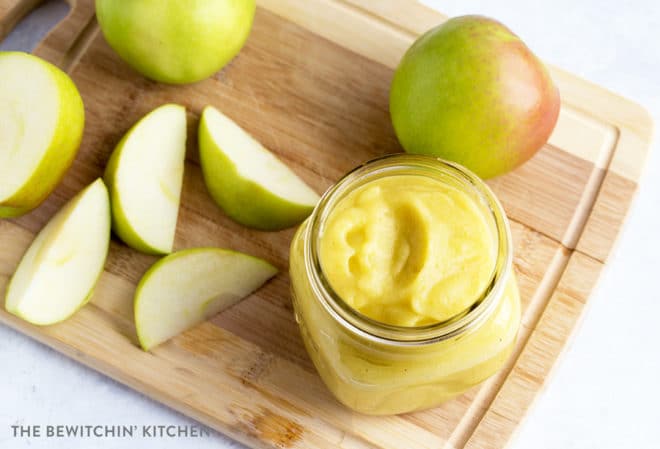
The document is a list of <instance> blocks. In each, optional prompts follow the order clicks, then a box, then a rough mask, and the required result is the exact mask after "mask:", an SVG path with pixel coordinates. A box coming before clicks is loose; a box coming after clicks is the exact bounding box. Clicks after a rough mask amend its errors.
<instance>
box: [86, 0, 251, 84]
mask: <svg viewBox="0 0 660 449" xmlns="http://www.w3.org/2000/svg"><path fill="white" fill-rule="evenodd" d="M255 10H256V4H255V0H196V1H194V2H188V1H181V0H130V1H118V0H96V17H97V19H98V22H99V25H100V26H101V30H102V31H103V34H104V36H105V39H106V40H107V41H108V43H109V44H110V46H111V47H112V48H113V49H114V50H115V51H116V52H117V53H118V54H119V56H121V58H122V59H124V61H126V62H127V63H128V64H129V65H131V66H132V67H133V68H134V69H135V70H137V71H138V72H140V73H142V74H143V75H144V76H146V77H147V78H151V79H153V80H156V81H160V82H163V83H169V84H187V83H194V82H197V81H201V80H203V79H205V78H208V77H209V76H211V75H212V74H213V73H215V72H217V71H218V70H220V69H221V68H222V67H224V66H225V64H227V63H228V62H229V61H230V60H231V59H232V58H233V57H234V56H236V55H237V54H238V52H239V51H240V50H241V48H242V47H243V44H244V43H245V41H246V40H247V37H248V35H249V34H250V30H251V28H252V22H253V19H254V14H255Z"/></svg>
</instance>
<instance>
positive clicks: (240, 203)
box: [198, 106, 314, 231]
mask: <svg viewBox="0 0 660 449" xmlns="http://www.w3.org/2000/svg"><path fill="white" fill-rule="evenodd" d="M208 108H211V106H207V109H208ZM205 111H206V109H205ZM198 139H199V155H200V161H201V166H202V174H203V176H204V183H205V184H206V187H207V188H208V190H209V193H210V194H211V197H212V198H213V200H214V201H215V202H216V204H218V206H220V207H221V208H222V210H224V212H225V213H226V214H227V215H228V216H229V217H230V218H231V219H232V220H234V221H236V222H238V223H241V224H242V225H244V226H247V227H250V228H253V229H258V230H261V231H279V230H282V229H286V228H290V227H292V226H295V225H297V224H300V223H301V222H302V221H304V220H305V219H306V218H307V217H308V216H309V215H310V214H311V213H312V211H313V210H314V206H313V205H303V204H296V203H293V202H291V201H288V200H286V199H285V198H281V197H279V196H277V195H275V194H273V193H272V192H270V191H268V190H267V189H265V188H264V187H262V186H260V185H259V184H257V183H256V182H254V181H252V180H250V179H246V178H244V177H242V176H241V175H240V173H239V172H238V169H237V167H236V165H235V164H234V162H233V161H232V160H231V159H229V158H228V157H227V156H226V155H225V154H224V153H223V152H222V151H221V149H219V148H218V147H217V145H216V143H215V142H214V140H213V137H212V136H211V133H210V131H209V126H208V121H207V115H206V113H204V114H202V118H201V120H200V123H199V131H198ZM229 179H231V180H234V181H235V182H233V183H229V182H226V181H227V180H229Z"/></svg>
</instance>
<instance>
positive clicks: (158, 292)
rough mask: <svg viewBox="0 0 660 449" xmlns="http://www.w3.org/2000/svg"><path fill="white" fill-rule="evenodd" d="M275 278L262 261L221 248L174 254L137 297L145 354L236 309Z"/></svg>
mask: <svg viewBox="0 0 660 449" xmlns="http://www.w3.org/2000/svg"><path fill="white" fill-rule="evenodd" d="M275 274H277V269H276V268H275V267H273V266H272V265H271V264H269V263H268V262H266V261H264V260H261V259H259V258H256V257H253V256H249V255H247V254H242V253H239V252H235V251H230V250H226V249H219V248H195V249H188V250H183V251H179V252H176V253H174V254H171V255H169V256H167V257H165V258H163V259H161V260H160V261H158V262H156V264H154V265H153V266H152V267H151V268H150V269H149V270H148V271H147V272H146V273H145V275H144V276H143V277H142V279H141V280H140V283H139V284H138V287H137V290H136V292H135V325H136V328H137V334H138V339H139V341H140V345H141V346H142V348H143V349H144V350H145V351H148V350H150V349H151V348H153V347H154V346H157V345H159V344H161V343H163V342H164V341H166V340H169V339H170V338H172V337H174V336H176V335H178V334H180V333H181V332H183V331H185V330H187V329H190V328H191V327H193V326H195V325H197V324H199V323H201V322H203V321H205V320H207V319H208V318H210V317H211V316H213V315H215V314H217V313H219V312H221V311H223V310H225V309H226V308H228V307H230V306H232V305H234V304H235V303H237V302H238V301H239V300H241V299H242V298H244V297H245V296H247V295H249V294H250V293H252V292H253V291H255V290H256V289H258V288H259V287H261V286H262V285H263V284H264V283H265V282H266V281H267V280H268V279H270V278H271V277H273V276H275Z"/></svg>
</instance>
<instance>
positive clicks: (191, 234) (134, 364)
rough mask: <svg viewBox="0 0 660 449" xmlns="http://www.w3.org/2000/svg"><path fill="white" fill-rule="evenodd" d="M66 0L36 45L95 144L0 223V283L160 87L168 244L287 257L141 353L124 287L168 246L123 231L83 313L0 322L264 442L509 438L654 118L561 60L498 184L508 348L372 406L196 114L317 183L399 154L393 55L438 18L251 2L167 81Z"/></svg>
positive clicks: (595, 267)
mask: <svg viewBox="0 0 660 449" xmlns="http://www.w3.org/2000/svg"><path fill="white" fill-rule="evenodd" d="M31 3H33V2H31V1H30V0H23V1H22V2H21V0H13V1H12V0H0V25H2V24H9V23H10V22H11V23H12V24H13V23H14V22H15V19H12V18H11V17H9V19H8V18H7V17H8V15H9V14H11V13H8V12H9V11H16V8H22V10H27V9H29V8H28V6H31ZM70 3H71V5H72V8H71V11H70V13H69V15H68V16H67V17H66V18H65V19H64V21H63V22H62V23H61V24H60V25H59V26H58V27H57V28H55V30H54V31H53V32H52V33H50V34H49V35H48V36H47V37H46V39H45V40H44V42H43V43H42V44H41V45H40V46H39V47H38V48H37V50H36V54H38V55H40V56H42V57H44V58H46V59H48V60H50V61H52V62H53V63H55V64H57V65H59V66H60V67H62V68H63V69H65V70H67V71H68V72H69V73H70V74H71V76H72V78H73V79H74V81H75V82H76V84H77V86H78V87H79V89H80V92H81V94H82V97H83V100H84V102H85V107H86V121H87V126H86V129H85V134H84V138H83V143H82V146H81V150H80V153H79V155H78V157H77V159H76V161H75V162H74V165H73V167H72V168H71V169H70V170H69V172H68V173H67V175H66V177H65V178H64V180H63V182H62V183H61V185H60V186H58V188H57V189H56V191H55V192H54V193H53V194H52V195H51V196H50V197H49V199H48V200H47V201H46V202H45V203H44V204H43V205H42V206H41V207H39V208H38V209H36V210H35V211H33V212H32V213H30V214H28V215H26V216H24V217H21V218H19V219H15V220H10V221H7V220H5V221H0V248H2V251H0V296H4V291H5V289H6V284H7V282H8V280H9V278H10V276H11V275H12V273H13V271H14V269H15V267H16V265H17V264H18V261H19V260H20V257H21V255H22V254H23V252H24V250H25V249H26V248H27V246H28V245H29V243H30V242H31V240H32V238H33V237H34V235H35V234H36V233H37V232H38V231H39V230H40V229H41V228H42V227H43V226H44V224H45V223H46V222H47V221H48V219H49V218H50V217H51V216H52V215H53V214H54V213H55V212H56V211H57V210H58V209H59V208H60V207H61V206H62V205H63V204H64V202H65V201H67V200H68V199H69V198H71V197H72V196H73V195H74V194H75V193H76V192H78V191H79V190H80V189H81V188H82V187H83V186H85V185H86V184H88V183H89V182H91V181H92V180H94V179H95V178H97V177H98V176H100V175H101V174H102V173H103V170H104V168H105V164H106V162H107V159H108V157H109V155H110V152H111V151H112V149H113V148H114V146H115V145H116V143H117V142H118V140H119V139H120V138H121V136H122V135H123V134H124V133H125V131H126V130H128V129H129V128H130V126H131V125H132V124H133V123H134V122H135V121H136V120H138V119H139V118H140V117H141V116H143V115H144V114H145V113H147V112H148V111H150V110H151V109H153V108H154V107H156V106H159V105H161V104H163V103H166V102H176V103H180V104H183V105H185V106H186V108H187V110H188V119H189V120H188V121H189V140H188V154H187V156H188V157H187V161H186V172H185V177H184V187H183V194H182V207H181V211H180V215H179V224H178V228H177V234H176V241H175V248H176V249H182V248H188V247H194V246H201V245H215V246H221V247H229V248H233V249H237V250H241V251H245V252H248V253H252V254H254V255H257V256H260V257H263V258H265V259H268V260H270V261H272V262H273V263H274V264H275V265H276V266H277V267H278V268H280V270H281V271H282V273H281V274H280V275H278V276H277V277H276V278H275V279H273V280H272V281H271V282H269V283H268V284H267V285H266V286H265V287H264V288H262V289H260V290H259V291H258V292H256V293H255V294H253V295H251V296H250V297H248V298H246V299H245V300H244V301H242V302H241V303H239V304H237V305H236V306H234V307H232V308H231V309H229V310H227V311H226V312H224V313H222V314H220V315H219V316H217V317H215V318H213V319H212V320H210V321H209V322H207V323H204V324H202V325H200V326H198V327H196V328H195V329H192V330H191V331H189V332H186V333H184V334H183V335H181V336H179V337H177V338H175V339H173V340H172V341H170V342H168V343H166V344H164V345H162V346H160V347H158V348H156V349H155V350H154V351H153V352H152V353H148V354H147V353H143V352H142V351H141V350H140V349H138V347H137V346H136V334H135V327H134V323H133V315H132V296H133V292H134V288H135V284H136V283H137V281H138V280H139V278H140V276H141V275H142V273H144V271H145V270H146V269H147V268H148V267H149V266H150V265H151V264H152V263H153V262H154V261H155V260H156V258H154V257H151V256H145V255H141V254H138V253H136V252H134V251H132V250H130V249H129V248H127V247H126V246H125V245H123V244H122V243H120V242H118V241H113V243H112V245H111V251H110V255H109V258H108V262H107V265H106V270H105V272H104V274H103V275H102V277H101V280H100V282H99V285H98V287H97V289H96V292H95V295H94V297H93V300H92V302H91V303H90V304H89V305H88V306H86V307H85V308H84V309H83V310H81V312H80V313H78V314H77V315H76V316H75V317H73V318H72V319H71V320H69V321H67V322H65V323H62V324H59V325H56V326H51V327H47V328H37V327H34V326H31V325H28V324H26V323H24V322H22V321H20V320H18V319H16V318H14V317H13V316H11V315H9V314H7V313H6V312H4V310H1V311H0V322H3V323H5V324H7V325H9V326H12V327H14V328H16V329H19V330H20V331H21V332H24V333H26V334H27V335H30V336H32V337H33V338H35V339H37V340H39V341H41V342H43V343H45V344H47V345H49V346H51V347H54V348H55V349H57V350H59V351H61V352H63V353H65V354H67V355H69V356H71V357H73V358H75V359H76V360H79V361H80V362H82V363H84V364H86V365H88V366H91V367H93V368H94V369H97V370H99V371H101V372H104V373H105V374H107V375H109V376H111V377H113V378H115V379H117V380H119V381H120V382H123V383H125V384H127V385H129V386H131V387H133V388H135V389H137V390H139V391H141V392H143V393H145V394H147V395H149V396H151V397H153V398H155V399H157V400H159V401H161V402H163V403H165V404H167V405H169V406H171V407H173V408H176V409H177V410H180V411H182V412H183V413H186V414H188V415H190V416H192V417H194V418H195V419H198V420H200V421H201V422H204V423H205V424H207V425H209V426H211V427H213V428H215V429H218V430H220V431H222V432H224V433H226V434H228V435H230V436H232V437H234V438H236V439H238V440H240V441H242V442H244V443H246V444H248V445H250V446H253V447H259V448H274V447H278V448H281V447H292V448H335V447H343V448H402V447H404V448H439V447H444V448H447V449H449V448H458V447H471V448H501V447H503V446H504V445H505V444H506V442H507V441H508V440H509V438H510V436H511V434H512V432H513V431H514V430H515V429H516V427H517V426H518V425H519V423H520V421H521V419H522V417H523V415H524V414H525V412H526V411H527V409H528V408H529V406H530V404H531V403H532V401H533V399H534V398H535V396H536V394H537V393H538V391H539V390H540V389H541V388H542V386H543V383H544V382H545V380H546V379H547V377H548V375H549V373H550V371H551V369H552V367H553V365H554V364H555V362H556V360H557V358H558V357H559V355H560V354H561V351H562V349H563V347H564V346H565V344H566V341H567V339H568V338H569V336H570V335H571V333H572V332H573V329H574V328H575V326H576V323H577V322H578V321H579V318H580V316H581V315H582V312H583V309H584V305H585V303H586V302H587V299H588V296H589V292H590V291H591V290H592V288H593V285H594V284H595V282H596V279H597V277H598V275H599V273H600V271H601V269H602V266H603V263H604V262H605V261H606V259H607V255H608V254H609V252H610V251H611V248H612V245H613V241H614V239H615V238H616V236H617V235H618V233H619V230H620V228H621V226H622V224H623V222H624V219H625V215H626V213H627V210H628V208H629V206H630V202H631V200H632V197H633V195H634V192H635V190H636V187H637V180H638V178H639V174H640V172H641V169H642V166H643V164H644V158H645V155H646V152H647V150H648V146H649V140H650V134H651V128H652V126H651V123H650V121H649V119H648V114H646V113H645V112H644V111H643V110H642V109H641V108H639V107H638V106H637V105H634V104H633V103H630V102H628V101H627V100H624V99H621V98H620V97H618V96H616V95H614V94H611V93H609V92H607V91H605V90H603V89H601V88H600V87H598V86H594V85H592V84H590V83H587V82H585V81H582V80H579V79H577V78H575V77H573V76H572V75H569V74H566V73H565V72H563V71H560V70H557V69H552V73H553V76H554V77H555V79H556V80H557V83H558V85H559V87H560V90H561V93H562V101H563V103H562V110H561V114H560V120H559V123H558V125H557V128H556V130H555V132H554V134H553V135H552V137H551V139H550V141H549V143H548V145H546V146H545V147H544V148H543V149H542V151H541V152H539V154H538V155H537V156H535V157H534V158H533V159H532V160H531V161H530V162H528V163H527V164H525V165H524V166H522V167H521V168H519V169H518V170H516V171H514V172H512V173H510V174H508V175H506V176H503V177H500V178H497V179H494V180H491V181H489V184H490V185H491V187H492V188H493V190H494V191H495V192H496V194H497V195H498V197H499V198H500V199H501V201H502V203H503V204H504V206H505V209H506V211H507V214H508V215H509V217H510V218H511V220H512V224H511V227H512V234H513V239H514V246H515V258H514V265H515V269H516V273H517V275H518V280H519V284H520V290H521V297H522V302H523V327H522V330H521V333H520V337H519V340H518V342H517V345H516V348H515V351H514V355H513V356H512V357H511V359H510V361H509V363H508V364H507V366H506V367H505V368H504V369H503V370H502V371H501V372H499V373H498V374H497V375H496V376H494V377H493V378H491V379H489V380H488V381H487V382H486V383H484V384H483V385H481V386H480V387H478V388H474V389H472V390H470V391H468V392H467V393H466V394H464V395H462V396H460V397H458V398H456V399H455V400H452V401H449V402H447V403H445V404H443V405H441V406H440V407H438V408H436V409H433V410H428V411H424V412H420V413H415V414H409V415H404V416H396V417H387V418H382V417H379V418H375V417H368V416H363V415H359V414H356V413H353V412H351V411H350V410H347V409H346V408H344V407H342V406H341V405H340V404H338V403H337V402H336V401H335V400H334V399H333V398H332V396H331V395H330V393H329V392H328V391H327V389H326V388H325V387H324V386H323V384H322V382H321V381H320V379H319V377H318V376H317V374H316V373H315V371H314V369H313V366H312V365H311V363H310V361H309V359H308V357H307V354H306V353H305V350H304V348H303V345H302V342H301V339H300V336H299V334H298V329H297V325H296V323H295V320H294V318H293V313H292V307H291V302H290V298H289V293H288V292H289V279H288V276H287V274H286V271H287V266H288V245H289V242H290V239H291V237H292V234H293V230H286V231H282V232H276V233H267V232H257V231H252V230H248V229H245V228H243V227H241V226H239V225H237V224H236V223H234V222H232V221H231V220H229V219H228V218H227V217H226V216H225V215H224V214H223V213H222V211H220V210H219V209H218V208H217V207H216V206H215V205H214V203H213V202H212V200H211V198H210V196H209V195H208V193H207V191H206V188H205V186H204V184H203V181H202V178H201V175H200V167H199V162H198V156H197V143H196V138H195V134H196V133H195V129H196V127H197V123H198V118H199V113H200V111H201V110H202V108H203V107H204V106H205V105H207V104H213V105H215V106H217V107H219V108H220V109H221V110H223V111H224V112H225V113H226V114H227V115H229V116H230V117H232V118H233V119H234V120H236V121H237V122H238V123H239V124H240V125H241V126H243V127H245V128H246V129H247V130H249V131H250V132H251V133H252V134H254V135H255V137H257V138H258V139H259V140H261V141H262V142H263V143H264V144H265V145H266V146H267V147H269V148H270V149H272V150H273V151H274V152H275V153H276V154H277V155H278V156H280V157H281V158H282V159H283V160H284V161H285V162H287V164H289V165H290V166H291V167H292V169H293V170H294V171H296V172H297V173H298V174H299V175H300V176H301V177H302V178H303V179H305V180H306V181H307V182H308V183H309V184H310V185H312V186H313V187H314V188H315V189H316V190H317V191H319V192H322V191H323V190H325V189H326V188H327V187H328V186H330V185H331V184H332V183H334V182H335V181H336V180H337V179H338V178H339V177H341V175H342V174H343V173H345V172H346V171H347V170H349V169H351V168H353V167H354V166H356V165H358V164H359V163H362V162H364V161H365V160H367V159H370V158H372V157H375V156H378V155H382V154H384V153H390V152H397V151H401V149H400V147H399V144H398V143H397V140H396V138H395V136H394V133H393V130H392V127H391V125H390V121H389V113H388V91H389V84H390V80H391V77H392V69H393V68H394V67H395V66H396V63H397V62H398V60H399V58H400V57H401V55H402V54H403V52H404V51H405V49H406V48H407V47H408V45H410V43H411V42H412V40H413V39H414V38H415V37H416V36H417V35H418V34H419V33H421V32H423V31H425V30H426V29H428V28H429V27H431V26H433V25H435V24H437V23H441V22H442V21H443V20H444V17H443V16H441V15H439V14H437V13H435V12H433V11H431V10H429V9H428V8H426V7H423V6H421V5H419V4H416V3H409V2H407V1H399V0H378V1H366V0H259V1H258V3H259V5H260V7H259V9H258V11H257V16H256V19H255V24H254V28H253V31H252V34H251V36H250V38H249V40H248V42H247V44H246V47H245V48H244V49H243V51H242V52H241V54H240V55H239V56H238V57H237V58H236V59H235V60H234V61H232V63H231V64H230V65H229V66H227V67H226V68H225V69H224V70H222V71H221V72H220V73H218V74H217V75H215V76H214V77H212V78H210V79H208V80H206V81H204V82H201V83H197V84H195V85H192V86H179V87H174V86H166V85H162V84H158V83H154V82H151V81H148V80H146V79H144V78H143V77H141V76H140V75H139V74H137V73H135V72H134V71H133V70H132V69H130V68H129V67H128V66H127V65H126V64H125V63H123V62H122V61H121V60H120V59H119V58H118V57H117V56H116V55H115V54H114V52H113V51H112V50H111V49H110V48H109V47H108V45H107V44H106V43H105V41H104V39H103V37H102V35H101V34H100V32H99V29H98V26H97V24H96V21H95V19H94V8H93V1H92V0H75V1H73V0H72V1H71V2H70ZM0 29H7V28H0ZM575 248H577V250H575Z"/></svg>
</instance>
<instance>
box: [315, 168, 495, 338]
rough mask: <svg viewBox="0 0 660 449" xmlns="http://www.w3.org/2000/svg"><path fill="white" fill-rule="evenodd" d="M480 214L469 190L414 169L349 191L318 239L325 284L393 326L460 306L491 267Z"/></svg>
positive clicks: (445, 315)
mask: <svg viewBox="0 0 660 449" xmlns="http://www.w3.org/2000/svg"><path fill="white" fill-rule="evenodd" d="M492 233H493V230H491V229H490V228H489V227H488V223H487V221H486V217H484V214H483V212H482V211H481V210H479V208H478V207H477V204H476V203H475V202H474V201H473V199H472V198H470V197H469V196H468V194H466V193H464V192H461V191H460V190H459V189H457V188H456V187H454V186H451V185H447V184H444V183H441V182H439V181H436V180H434V179H431V178H427V177H424V176H416V175H402V176H390V177H386V178H380V179H377V180H375V181H371V182H369V183H368V184H366V185H363V186H361V187H359V188H357V189H356V190H354V191H352V192H350V193H349V194H348V195H347V196H346V197H345V198H343V199H342V200H341V201H340V202H339V203H338V204H337V205H336V206H335V208H334V210H333V211H332V214H330V216H329V217H328V220H327V222H326V225H325V230H324V235H323V238H322V239H321V253H320V256H321V268H322V269H323V272H324V273H325V276H326V278H327V279H328V281H329V282H330V286H331V287H332V288H333V289H334V290H335V292H337V294H338V295H339V296H340V297H341V298H342V299H343V300H344V301H345V302H346V303H348V305H350V306H351V307H353V308H354V309H356V310H357V311H358V312H360V313H362V314H364V315H366V316H368V317H369V318H372V319H374V320H376V321H381V322H383V323H387V324H393V325H395V326H423V325H427V324H433V323H438V322H441V321H446V320H448V319H450V318H453V317H455V316H456V315H458V314H460V313H461V312H464V311H466V310H467V309H468V307H470V306H471V305H472V304H474V302H475V301H476V300H477V299H478V298H479V297H480V295H481V293H482V292H483V291H484V289H485V288H486V286H488V284H489V282H490V279H491V276H492V274H493V271H494V270H495V258H496V250H497V248H496V246H495V239H494V236H493V234H492Z"/></svg>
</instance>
